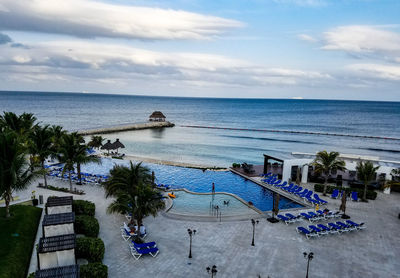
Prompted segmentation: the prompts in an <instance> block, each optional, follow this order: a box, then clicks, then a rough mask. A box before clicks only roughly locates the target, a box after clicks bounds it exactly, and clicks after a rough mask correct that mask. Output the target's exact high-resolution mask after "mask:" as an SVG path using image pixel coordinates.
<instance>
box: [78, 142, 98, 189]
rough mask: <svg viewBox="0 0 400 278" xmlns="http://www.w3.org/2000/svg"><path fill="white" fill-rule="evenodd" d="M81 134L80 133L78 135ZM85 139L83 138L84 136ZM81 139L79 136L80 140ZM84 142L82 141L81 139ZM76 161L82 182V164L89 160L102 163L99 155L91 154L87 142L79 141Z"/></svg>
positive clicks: (79, 179) (79, 178)
mask: <svg viewBox="0 0 400 278" xmlns="http://www.w3.org/2000/svg"><path fill="white" fill-rule="evenodd" d="M78 136H80V135H78ZM82 139H83V138H82ZM77 141H79V138H78V140H77ZM80 142H82V141H80ZM74 160H75V163H76V171H77V173H78V181H79V184H81V179H82V177H81V165H82V164H86V163H89V162H95V163H99V164H100V163H101V160H100V158H99V157H97V156H90V155H89V154H88V152H87V146H86V145H85V144H82V143H79V144H78V145H77V146H76V154H75V159H74Z"/></svg>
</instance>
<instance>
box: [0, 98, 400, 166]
mask: <svg viewBox="0 0 400 278" xmlns="http://www.w3.org/2000/svg"><path fill="white" fill-rule="evenodd" d="M155 110H160V111H162V112H163V113H164V114H165V115H166V117H167V120H169V121H171V122H173V123H175V124H176V126H175V127H173V128H164V129H148V130H140V131H129V132H121V133H116V134H106V135H104V137H106V138H108V139H111V140H114V139H115V138H120V140H121V141H122V142H123V143H124V144H125V146H126V148H125V149H124V150H123V152H125V153H127V154H133V155H136V156H142V157H149V158H155V159H162V160H170V161H177V162H187V163H196V164H205V165H210V166H214V165H215V166H229V165H230V164H231V163H233V162H243V161H246V162H248V163H254V164H262V163H263V156H262V155H263V153H267V154H270V155H273V156H278V157H281V158H288V157H290V154H291V152H311V153H315V152H317V151H320V150H325V149H326V150H328V151H332V150H334V151H339V152H342V153H351V154H360V155H371V156H378V157H380V158H381V159H386V160H400V159H399V158H400V141H396V140H384V139H368V138H354V137H336V136H326V135H315V134H291V133H271V132H262V131H246V130H215V129H198V128H189V127H185V126H186V125H201V126H216V127H227V128H238V129H275V130H290V131H306V132H328V133H340V134H353V135H367V136H371V135H372V136H382V137H397V138H400V128H399V127H400V103H399V102H372V101H339V100H291V99H213V98H176V97H145V96H126V95H105V94H83V93H42V92H0V111H12V112H15V113H18V114H19V113H22V112H30V113H34V114H35V116H36V117H37V118H38V120H39V121H40V122H42V123H44V124H57V125H62V126H64V128H65V129H67V130H70V131H75V130H82V129H90V128H99V127H109V126H114V125H120V124H126V123H135V122H144V121H147V119H148V116H149V115H150V114H151V113H152V112H153V111H155Z"/></svg>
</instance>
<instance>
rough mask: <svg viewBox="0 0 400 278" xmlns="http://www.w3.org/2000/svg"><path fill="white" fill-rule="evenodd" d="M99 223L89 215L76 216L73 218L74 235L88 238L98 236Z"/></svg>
mask: <svg viewBox="0 0 400 278" xmlns="http://www.w3.org/2000/svg"><path fill="white" fill-rule="evenodd" d="M99 229H100V227H99V221H97V219H96V218H94V217H92V216H89V215H77V216H76V217H75V233H77V234H84V235H85V236H88V237H97V236H98V235H99Z"/></svg>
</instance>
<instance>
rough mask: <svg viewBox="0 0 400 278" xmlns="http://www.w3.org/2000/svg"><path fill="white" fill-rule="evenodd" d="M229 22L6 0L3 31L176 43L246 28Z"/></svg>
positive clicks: (73, 2)
mask: <svg viewBox="0 0 400 278" xmlns="http://www.w3.org/2000/svg"><path fill="white" fill-rule="evenodd" d="M243 26H244V24H243V23H241V22H239V21H236V20H231V19H225V18H221V17H215V16H208V15H202V14H198V13H192V12H186V11H182V10H171V9H161V8H150V7H138V6H131V5H129V6H128V5H114V4H107V3H101V2H96V1H91V0H68V1H62V0H52V1H48V0H35V1H30V0H18V1H15V0H2V4H1V7H0V29H3V30H17V31H35V32H44V33H56V34H66V35H72V36H77V37H85V38H95V37H116V38H128V39H150V40H172V39H208V38H212V37H214V36H218V35H221V34H223V33H225V32H226V31H228V30H230V29H233V28H239V27H243Z"/></svg>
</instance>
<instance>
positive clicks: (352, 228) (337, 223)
mask: <svg viewBox="0 0 400 278" xmlns="http://www.w3.org/2000/svg"><path fill="white" fill-rule="evenodd" d="M336 225H338V226H340V227H342V229H347V230H348V231H349V232H351V231H354V230H357V228H356V227H354V226H351V225H347V224H344V223H343V222H341V221H336Z"/></svg>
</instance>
